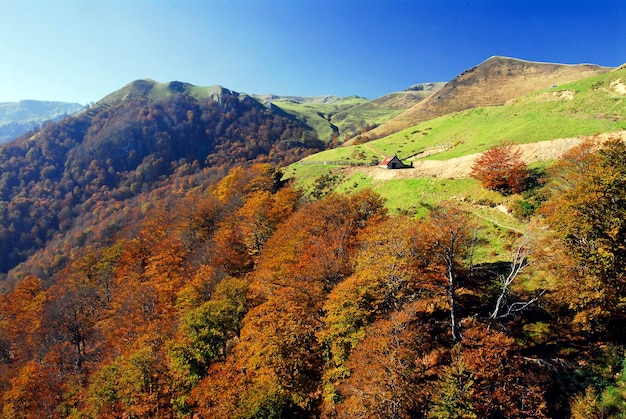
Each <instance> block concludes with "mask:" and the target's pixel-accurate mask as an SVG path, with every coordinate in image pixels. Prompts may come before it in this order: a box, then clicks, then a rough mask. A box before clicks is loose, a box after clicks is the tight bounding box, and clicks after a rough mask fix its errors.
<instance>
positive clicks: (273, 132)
mask: <svg viewBox="0 0 626 419" xmlns="http://www.w3.org/2000/svg"><path fill="white" fill-rule="evenodd" d="M323 148H324V144H323V143H321V142H320V141H319V140H317V139H316V134H315V132H311V131H310V130H309V129H308V128H307V127H305V126H303V125H302V124H301V123H300V122H299V121H297V120H296V119H294V118H293V117H290V116H289V115H284V114H283V113H281V112H276V111H275V110H273V109H272V108H268V107H266V106H264V105H263V104H261V103H259V102H258V101H257V100H255V99H253V98H252V97H251V96H248V95H245V94H239V93H237V92H233V91H231V90H228V89H225V88H223V87H221V86H212V87H208V88H203V87H197V86H193V85H190V84H187V83H180V82H171V83H157V82H155V81H152V80H137V81H134V82H132V83H129V84H128V85H127V86H124V87H123V88H122V89H120V90H118V91H116V92H113V93H111V94H110V95H108V96H106V97H105V98H103V99H102V100H100V101H98V102H97V103H95V104H94V105H93V106H91V107H89V108H88V109H85V110H84V111H82V112H79V113H77V114H75V115H73V116H70V117H68V118H65V119H63V120H61V121H59V122H57V123H54V124H49V125H46V126H44V127H43V128H42V129H41V130H40V131H38V132H34V133H31V134H30V135H27V136H23V137H21V138H18V139H16V140H13V141H11V142H8V143H5V144H3V145H1V146H0V173H1V175H0V273H2V272H7V271H8V270H10V269H12V268H14V267H15V266H16V265H17V264H19V263H21V262H23V261H25V260H27V259H28V258H29V257H30V256H31V255H32V254H33V253H34V252H35V251H37V250H38V249H41V248H43V247H44V246H45V245H46V243H48V242H49V241H50V240H52V239H53V238H56V237H57V236H58V235H59V234H61V235H65V234H70V235H71V234H74V233H76V234H78V233H80V231H81V230H83V229H84V227H85V225H83V224H82V223H86V222H87V221H85V217H90V215H89V213H90V212H91V210H90V209H89V208H92V205H95V204H96V203H99V204H98V205H100V206H102V205H104V206H105V207H106V206H107V205H109V204H113V203H115V202H122V201H125V200H128V199H132V198H133V197H136V196H138V195H139V194H141V193H146V192H149V191H151V190H152V189H154V188H156V187H158V186H160V185H162V184H164V183H167V182H168V181H169V180H170V177H171V176H172V175H179V176H180V175H181V174H183V173H184V174H190V173H204V172H203V170H204V169H207V170H208V172H207V173H205V174H204V175H203V176H204V177H205V178H209V179H217V178H219V177H221V176H223V175H224V173H226V172H227V171H228V170H229V169H230V168H231V167H234V166H246V165H249V164H251V163H254V162H267V163H272V164H274V165H286V164H289V163H292V162H294V161H296V160H299V159H301V158H302V157H305V156H306V155H308V154H311V153H313V152H315V151H319V150H321V149H323ZM105 202H106V203H107V204H103V203H105ZM94 221H97V220H93V219H91V220H90V221H89V222H94ZM72 232H74V233H72Z"/></svg>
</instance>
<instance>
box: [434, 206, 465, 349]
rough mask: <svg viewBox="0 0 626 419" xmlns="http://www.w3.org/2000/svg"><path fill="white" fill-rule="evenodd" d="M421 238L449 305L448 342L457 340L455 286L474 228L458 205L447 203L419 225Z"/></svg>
mask: <svg viewBox="0 0 626 419" xmlns="http://www.w3.org/2000/svg"><path fill="white" fill-rule="evenodd" d="M423 228H424V229H425V230H426V231H425V234H424V237H425V238H426V240H427V242H426V243H427V245H428V246H429V249H427V250H426V254H428V255H432V256H430V257H431V258H432V259H434V260H435V261H436V263H437V264H439V266H440V268H439V269H440V273H441V275H443V277H444V278H445V279H446V282H447V290H446V294H447V297H448V303H449V305H450V330H451V333H452V340H454V341H458V340H459V339H460V334H459V333H460V331H459V318H458V313H457V304H458V303H457V288H458V287H459V281H460V275H461V270H462V266H463V262H464V258H465V257H466V256H467V255H469V252H470V250H471V248H472V246H473V245H474V237H475V234H474V228H475V227H474V225H473V224H472V222H471V220H470V218H469V216H468V215H467V213H466V212H464V211H463V210H462V209H461V208H460V206H459V205H458V204H454V203H447V204H444V205H442V206H440V207H438V208H435V209H434V210H433V211H432V212H431V213H430V216H429V218H428V220H427V221H426V222H425V224H423Z"/></svg>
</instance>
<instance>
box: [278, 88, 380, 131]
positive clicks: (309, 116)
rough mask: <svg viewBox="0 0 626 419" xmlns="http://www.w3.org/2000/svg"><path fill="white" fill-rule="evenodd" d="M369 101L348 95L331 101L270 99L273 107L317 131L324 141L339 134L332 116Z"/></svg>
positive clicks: (338, 128)
mask: <svg viewBox="0 0 626 419" xmlns="http://www.w3.org/2000/svg"><path fill="white" fill-rule="evenodd" d="M367 102H369V101H368V100H367V99H365V98H361V97H356V96H350V97H347V98H337V100H335V101H332V102H315V101H295V100H289V99H281V98H279V99H277V100H272V101H271V103H272V105H274V106H275V107H277V108H279V109H281V110H282V111H284V112H285V113H287V114H289V115H291V116H292V117H294V118H296V119H298V120H299V121H301V122H302V123H304V124H305V125H307V126H308V127H310V128H311V129H313V130H315V132H317V135H318V138H319V139H320V140H322V141H324V142H328V141H330V140H331V139H332V137H333V135H334V134H337V135H339V134H340V132H341V129H340V127H338V126H337V125H335V124H334V122H333V116H334V115H335V114H336V113H338V112H342V111H345V110H347V109H353V108H355V107H357V106H358V105H361V104H363V103H367Z"/></svg>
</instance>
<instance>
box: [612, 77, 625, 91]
mask: <svg viewBox="0 0 626 419" xmlns="http://www.w3.org/2000/svg"><path fill="white" fill-rule="evenodd" d="M611 87H612V88H613V89H614V90H615V93H617V94H618V95H626V84H624V82H623V81H622V79H621V78H619V79H617V80H615V81H613V82H611Z"/></svg>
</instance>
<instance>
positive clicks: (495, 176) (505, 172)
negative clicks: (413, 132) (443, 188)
mask: <svg viewBox="0 0 626 419" xmlns="http://www.w3.org/2000/svg"><path fill="white" fill-rule="evenodd" d="M521 155H522V153H521V151H520V150H519V148H515V147H514V146H512V145H504V146H499V147H494V148H492V149H489V150H487V151H485V152H484V153H483V154H481V155H480V157H478V158H477V159H476V161H475V162H474V165H473V166H472V173H471V176H472V177H474V178H476V179H478V180H479V181H480V182H481V184H482V186H483V187H484V188H487V189H492V190H497V191H503V192H511V193H519V192H521V191H523V190H524V186H525V183H526V178H527V177H528V171H527V168H526V164H525V163H524V162H523V161H522V158H521Z"/></svg>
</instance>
